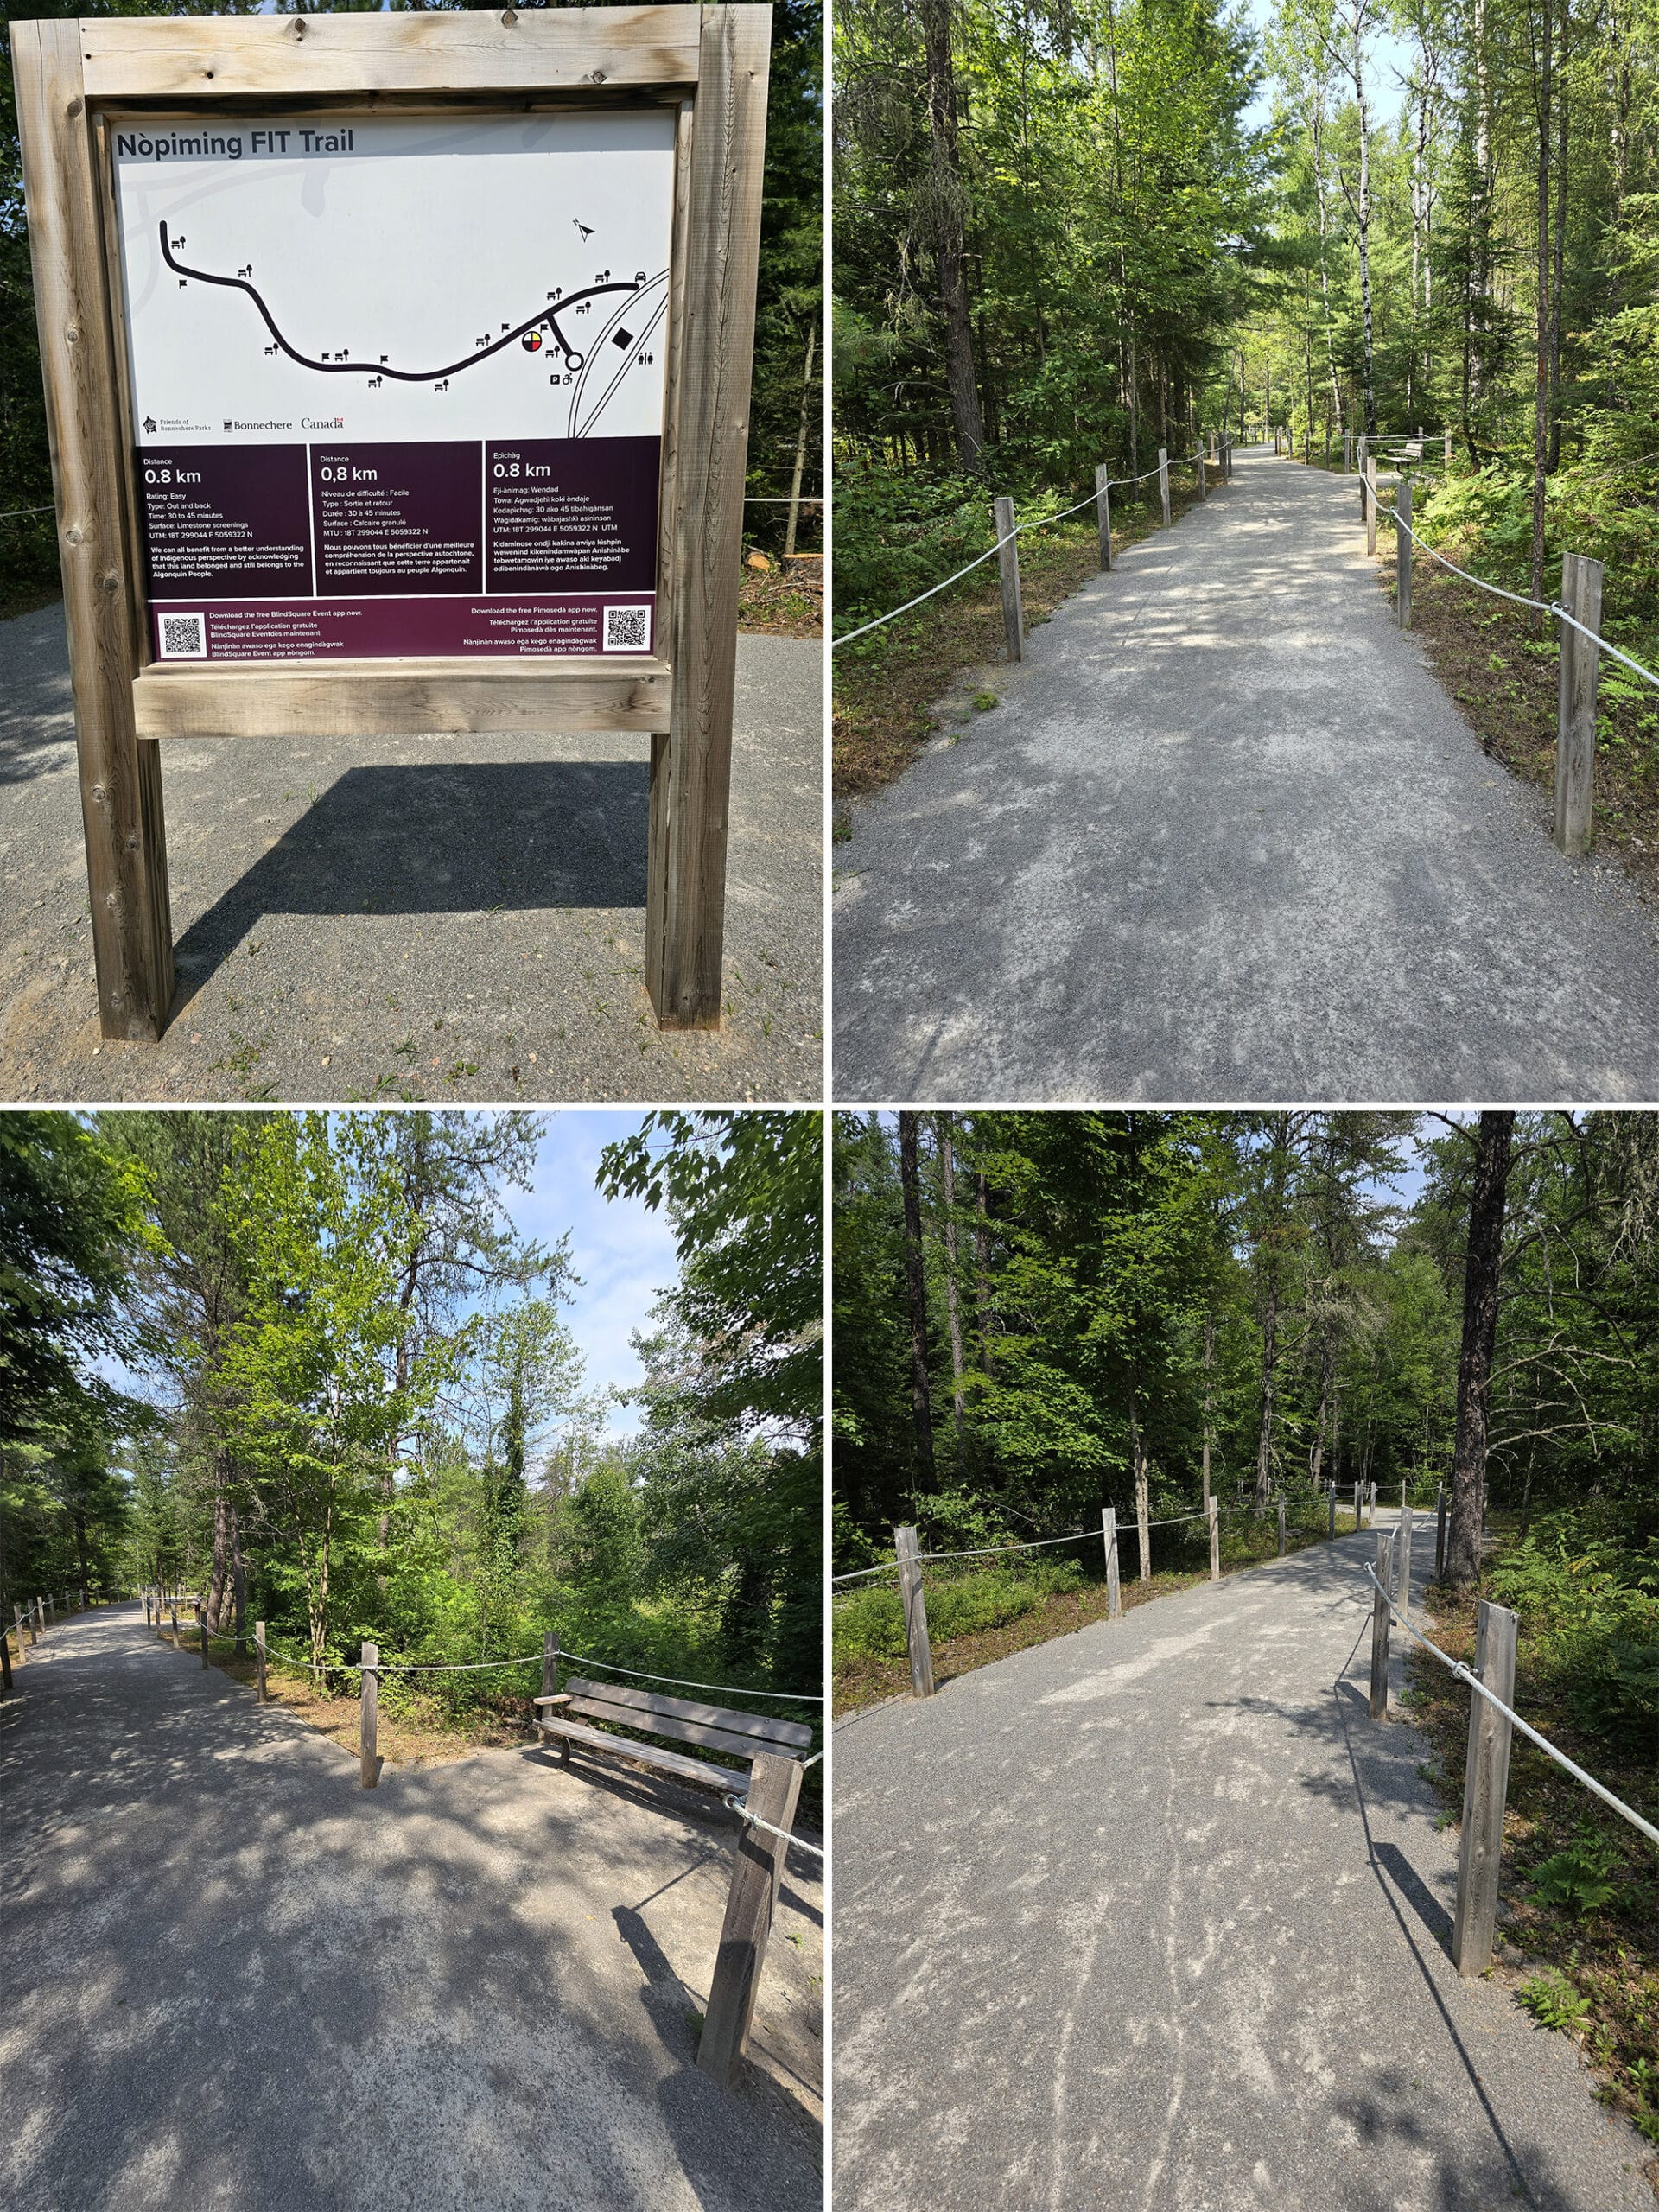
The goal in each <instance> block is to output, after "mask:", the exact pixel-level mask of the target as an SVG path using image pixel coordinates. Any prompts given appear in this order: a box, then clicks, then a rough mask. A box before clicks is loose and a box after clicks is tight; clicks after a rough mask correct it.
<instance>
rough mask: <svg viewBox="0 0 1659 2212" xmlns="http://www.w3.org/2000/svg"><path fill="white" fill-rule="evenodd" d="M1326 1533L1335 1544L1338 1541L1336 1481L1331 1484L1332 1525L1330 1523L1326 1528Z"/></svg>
mask: <svg viewBox="0 0 1659 2212" xmlns="http://www.w3.org/2000/svg"><path fill="white" fill-rule="evenodd" d="M1325 1535H1326V1536H1327V1537H1328V1539H1329V1540H1330V1541H1331V1542H1332V1543H1333V1544H1334V1543H1335V1542H1336V1541H1337V1486H1336V1484H1335V1483H1332V1485H1331V1514H1330V1525H1329V1527H1328V1528H1327V1529H1326V1530H1325Z"/></svg>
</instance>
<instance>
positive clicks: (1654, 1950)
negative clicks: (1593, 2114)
mask: <svg viewBox="0 0 1659 2212" xmlns="http://www.w3.org/2000/svg"><path fill="white" fill-rule="evenodd" d="M1515 1553H1516V1546H1515V1543H1514V1538H1513V1535H1512V1534H1511V1535H1510V1537H1509V1538H1508V1539H1507V1541H1505V1540H1503V1538H1500V1548H1499V1550H1498V1553H1497V1557H1496V1560H1495V1561H1494V1563H1493V1564H1492V1565H1491V1567H1489V1568H1488V1571H1487V1574H1486V1576H1485V1578H1484V1585H1483V1590H1482V1591H1471V1592H1454V1591H1452V1590H1450V1589H1448V1588H1446V1587H1443V1586H1440V1585H1435V1586H1433V1587H1432V1588H1431V1590H1430V1592H1429V1593H1428V1604H1429V1609H1430V1611H1431V1612H1432V1614H1433V1618H1434V1619H1435V1621H1436V1622H1437V1624H1438V1626H1437V1628H1436V1630H1435V1632H1434V1634H1435V1641H1436V1643H1439V1644H1440V1646H1441V1648H1442V1649H1444V1650H1446V1651H1448V1652H1450V1653H1451V1655H1452V1656H1453V1657H1454V1658H1457V1659H1465V1660H1472V1658H1473V1656H1474V1648H1475V1622H1476V1607H1477V1602H1478V1598H1479V1596H1480V1595H1482V1594H1486V1595H1491V1594H1492V1592H1491V1585H1492V1581H1493V1579H1494V1576H1496V1577H1497V1580H1498V1581H1499V1582H1500V1584H1502V1583H1503V1580H1504V1575H1503V1567H1504V1561H1505V1559H1506V1557H1507V1558H1510V1559H1511V1560H1512V1559H1513V1558H1514V1556H1515ZM1510 1595H1511V1599H1513V1598H1514V1595H1515V1592H1513V1591H1512V1590H1511V1592H1510ZM1520 1621H1521V1625H1520V1630H1519V1637H1518V1643H1517V1650H1516V1704H1517V1710H1518V1711H1520V1712H1521V1713H1523V1714H1524V1715H1525V1717H1526V1718H1527V1719H1528V1720H1529V1721H1530V1722H1531V1723H1532V1725H1533V1726H1534V1727H1535V1728H1538V1729H1540V1730H1541V1732H1543V1733H1544V1734H1545V1735H1547V1736H1548V1738H1550V1740H1551V1742H1552V1743H1554V1744H1555V1745H1557V1746H1558V1747H1559V1748H1560V1750H1561V1751H1565V1752H1566V1753H1567V1757H1568V1758H1572V1759H1575V1760H1577V1762H1578V1764H1580V1766H1582V1767H1584V1768H1585V1769H1586V1771H1588V1772H1589V1773H1591V1774H1593V1775H1594V1776H1595V1777H1596V1778H1597V1780H1598V1781H1599V1782H1602V1783H1605V1784H1606V1786H1607V1787H1608V1789H1611V1790H1612V1791H1614V1793H1615V1794H1616V1795H1617V1796H1620V1797H1623V1798H1624V1800H1625V1802H1627V1803H1629V1804H1630V1805H1633V1806H1634V1807H1635V1808H1636V1809H1637V1811H1638V1812H1639V1813H1641V1814H1642V1815H1643V1816H1644V1817H1645V1818H1646V1819H1649V1820H1655V1819H1656V1818H1659V1776H1656V1772H1655V1763H1654V1758H1653V1751H1652V1742H1651V1737H1650V1735H1649V1737H1648V1738H1646V1739H1645V1740H1644V1739H1643V1738H1641V1737H1640V1736H1638V1735H1637V1734H1636V1733H1634V1732H1630V1731H1625V1730H1618V1729H1615V1730H1611V1731H1610V1730H1608V1729H1607V1728H1605V1727H1596V1728H1590V1727H1586V1726H1584V1725H1583V1724H1582V1721H1581V1720H1580V1717H1579V1714H1578V1713H1577V1712H1575V1697H1574V1693H1573V1687H1572V1681H1573V1677H1572V1675H1570V1674H1568V1673H1567V1672H1566V1671H1565V1670H1563V1669H1560V1667H1559V1666H1558V1664H1556V1663H1555V1661H1556V1654H1555V1652H1554V1649H1552V1646H1553V1644H1554V1643H1555V1642H1556V1640H1557V1638H1558V1635H1559V1629H1558V1625H1557V1624H1554V1623H1552V1622H1551V1621H1549V1620H1548V1618H1545V1617H1542V1616H1541V1615H1540V1614H1539V1613H1538V1612H1537V1611H1533V1610H1532V1609H1530V1608H1529V1607H1526V1606H1524V1605H1523V1606H1522V1610H1521V1614H1520ZM1407 1666H1408V1675H1409V1678H1410V1681H1411V1685H1412V1689H1411V1718H1412V1719H1413V1721H1414V1724H1415V1725H1416V1726H1418V1727H1420V1728H1421V1730H1422V1732H1423V1733H1424V1735H1425V1736H1427V1738H1428V1741H1429V1743H1430V1744H1431V1745H1433V1751H1434V1758H1433V1762H1432V1763H1431V1764H1430V1765H1429V1766H1428V1768H1427V1770H1426V1771H1427V1774H1428V1775H1429V1777H1430V1778H1431V1779H1432V1780H1433V1783H1434V1785H1435V1788H1436V1790H1437V1792H1438V1794H1439V1796H1440V1799H1441V1802H1442V1804H1443V1807H1444V1808H1445V1809H1444V1813H1443V1815H1442V1824H1443V1825H1444V1826H1446V1827H1452V1826H1455V1825H1458V1824H1459V1822H1460V1821H1461V1817H1462V1809H1463V1775H1464V1754H1465V1748H1466V1745H1467V1739H1468V1727H1469V1698H1470V1693H1469V1692H1468V1691H1467V1690H1466V1689H1465V1688H1464V1687H1463V1686H1462V1685H1461V1684H1460V1683H1458V1682H1455V1681H1453V1680H1452V1677H1451V1675H1449V1674H1448V1673H1447V1672H1446V1669H1444V1668H1443V1667H1442V1666H1441V1665H1440V1662H1438V1660H1435V1659H1432V1658H1430V1657H1429V1656H1428V1655H1427V1653H1425V1652H1422V1651H1419V1650H1416V1649H1414V1650H1413V1651H1412V1652H1411V1654H1410V1656H1409V1657H1408V1662H1407ZM1580 1709H1581V1707H1580ZM1499 1897H1500V1900H1501V1903H1500V1907H1499V1910H1500V1936H1501V1937H1502V1939H1503V1943H1504V1946H1505V1948H1503V1950H1502V1951H1501V1952H1500V1954H1499V1957H1500V1960H1501V1961H1502V1962H1503V1965H1504V1966H1506V1967H1509V1968H1510V1969H1511V1970H1515V1969H1518V1968H1519V1967H1522V1965H1524V1967H1525V1968H1526V1969H1527V1973H1526V1978H1525V1979H1524V1980H1522V1981H1520V1982H1519V1983H1518V1984H1517V1985H1516V1998H1517V2000H1518V2001H1519V2002H1520V2003H1521V2004H1522V2005H1524V2006H1525V2007H1526V2009H1527V2011H1528V2012H1530V2013H1531V2014H1532V2016H1533V2018H1535V2020H1536V2021H1537V2022H1538V2023H1539V2024H1540V2025H1541V2026H1542V2027H1546V2028H1549V2029H1553V2030H1554V2031H1557V2032H1559V2033H1561V2034H1567V2035H1571V2036H1572V2037H1573V2039H1574V2040H1575V2042H1577V2043H1578V2044H1579V2045H1580V2048H1581V2050H1583V2052H1584V2054H1585V2056H1586V2057H1587V2058H1588V2059H1589V2060H1590V2061H1591V2062H1592V2064H1594V2065H1595V2066H1596V2067H1597V2068H1598V2069H1599V2070H1600V2072H1601V2075H1602V2081H1601V2084H1600V2086H1599V2089H1598V2092H1597V2094H1599V2096H1600V2097H1601V2099H1602V2100H1603V2101H1604V2102H1605V2103H1606V2104H1609V2105H1611V2106H1612V2107H1614V2108H1615V2109H1616V2110H1618V2111H1620V2112H1622V2113H1624V2114H1626V2116H1627V2117H1628V2118H1630V2120H1633V2121H1634V2122H1635V2124H1636V2126H1637V2128H1638V2129H1639V2130H1640V2131H1641V2133H1643V2135H1644V2136H1645V2137H1646V2138H1647V2139H1648V2140H1649V2142H1650V2143H1653V2144H1656V2145H1659V1865H1656V1859H1655V1853H1654V1850H1653V1847H1651V1846H1650V1845H1649V1844H1648V1843H1647V1842H1646V1841H1645V1840H1643V1838H1642V1837H1641V1836H1640V1835H1638V1834H1637V1832H1636V1830H1635V1829H1634V1828H1632V1827H1630V1826H1629V1825H1628V1823H1626V1822H1625V1821H1621V1820H1620V1819H1619V1818H1618V1815H1616V1814H1614V1813H1611V1812H1609V1811H1607V1810H1606V1809H1605V1808H1604V1807H1603V1806H1602V1805H1601V1804H1600V1803H1599V1801H1598V1800H1597V1799H1595V1798H1593V1797H1592V1796H1590V1794H1589V1792H1588V1791H1587V1790H1586V1789H1581V1788H1580V1785H1579V1784H1578V1783H1576V1782H1574V1781H1573V1778H1572V1777H1571V1776H1569V1775H1567V1774H1565V1773H1563V1772H1562V1770H1560V1767H1558V1766H1556V1765H1555V1764H1554V1761H1552V1760H1550V1759H1547V1758H1545V1757H1544V1755H1543V1753H1542V1752H1541V1751H1538V1750H1536V1749H1535V1747H1534V1746H1533V1745H1530V1744H1529V1743H1528V1742H1527V1741H1526V1739H1525V1738H1523V1737H1520V1736H1517V1737H1516V1738H1515V1739H1514V1742H1513V1745H1512V1748H1511V1751H1510V1787H1509V1799H1508V1806H1507V1809H1506V1812H1505V1815H1504V1821H1503V1865H1502V1870H1501V1874H1500V1883H1499Z"/></svg>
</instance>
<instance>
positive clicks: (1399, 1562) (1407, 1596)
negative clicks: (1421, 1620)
mask: <svg viewBox="0 0 1659 2212" xmlns="http://www.w3.org/2000/svg"><path fill="white" fill-rule="evenodd" d="M1413 1522H1414V1516H1413V1514H1412V1510H1411V1508H1410V1506H1408V1505H1402V1507H1401V1508H1400V1541H1399V1542H1398V1543H1397V1544H1396V1545H1395V1557H1394V1602H1395V1605H1398V1606H1399V1608H1400V1610H1401V1611H1402V1613H1404V1614H1405V1615H1406V1616H1407V1618H1410V1614H1411V1533H1412V1528H1413Z"/></svg>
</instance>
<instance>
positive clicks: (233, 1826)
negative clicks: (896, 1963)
mask: <svg viewBox="0 0 1659 2212" xmlns="http://www.w3.org/2000/svg"><path fill="white" fill-rule="evenodd" d="M16 1688H17V1694H16V1696H15V1697H14V1698H11V1699H7V1700H0V1803H3V1807H4V1817H5V1830H6V1834H5V1847H4V1850H3V1852H0V1974H3V1977H4V1981H5V1986H6V1988H7V1990H8V1991H9V1993H10V1998H11V2001H10V2003H9V2004H8V2005H7V2006H6V2007H5V2010H4V2012H3V2015H0V2111H3V2113H4V2114H5V2119H6V2125H5V2126H4V2127H3V2129H0V2192H3V2194H4V2195H5V2196H6V2198H7V2200H8V2201H9V2202H17V2203H19V2204H31V2205H37V2206H40V2207H41V2208H43V2212H53V2208H66V2207H69V2206H75V2207H86V2208H92V2207H102V2206H109V2207H112V2208H113V2207H116V2206H120V2207H123V2208H130V2212H150V2208H156V2212H159V2208H162V2207H163V2206H173V2205H177V2204H189V2205H191V2206H193V2207H200V2208H211V2212H232V2208H234V2212H406V2208H407V2207H409V2206H410V2205H412V2204H419V2205H421V2206H423V2207H437V2208H444V2212H448V2208H454V2212H461V2208H462V2207H466V2208H467V2212H543V2208H545V2207H546V2206H548V2205H550V2204H556V2205H559V2206H561V2207H568V2208H570V2212H636V2208H637V2212H816V2208H817V2207H819V2206H820V2205H821V2202H822V2191H823V2184H822V2180H821V2177H820V2174H819V2172H818V2170H817V2141H818V2137H817V2079H816V2072H817V2063H818V2058H817V2054H818V2049H819V2044H818V2034H817V1978H818V1977H819V1976H821V1974H822V1970H823V1907H822V1893H821V1891H820V1889H819V1886H818V1885H817V1882H816V1880H814V1879H809V1878H803V1877H801V1876H799V1875H798V1873H797V1872H796V1871H795V1869H794V1868H793V1867H791V1872H790V1874H789V1876H788V1877H787V1878H786V1879H785V1885H784V1890H783V1894H782V1898H781V1901H780V1910H779V1920H778V1923H777V1926H776V1928H775V1929H774V1933H773V1937H772V1946H771V1948H770V1951H769V1953H768V1956H767V1964H766V1976H765V1979H764V1980H763V1983H762V1986H761V1993H760V2003H759V2007H758V2011H757V2016H756V2026H755V2031H754V2034H753V2041H752V2046H751V2047H752V2050H753V2054H754V2056H755V2059H756V2063H755V2065H754V2066H753V2067H752V2068H751V2069H748V2071H747V2075H746V2076H745V2078H744V2080H743V2081H742V2082H741V2085H740V2087H739V2088H737V2089H736V2090H735V2091H731V2092H728V2091H725V2090H721V2089H720V2088H717V2087H715V2084H714V2083H712V2082H710V2081H709V2079H708V2077H707V2076H706V2075H701V2074H699V2073H698V2072H697V2070H696V2066H695V2063H694V2057H695V2048H696V2022H695V2019H694V2012H699V2011H701V2009H702V2006H703V2005H704V2004H705V2003H706V2002H707V1995H708V1984H709V1974H710V1972H711V1970H712V1967H713V1963H714V1957H715V1947H716V1944H717V1942H718V1938H719V1931H720V1924H721V1915H722V1913H723V1911H724V1908H725V1897H726V1890H727V1884H728V1871H729V1856H728V1854H729V1851H730V1841H731V1831H730V1827H729V1821H728V1815H725V1814H724V1813H723V1812H721V1811H720V1810H719V1808H715V1809H714V1810H712V1811H711V1810H710V1809H709V1801H708V1800H707V1799H703V1798H698V1797H696V1796H694V1795H693V1794H692V1793H689V1792H685V1791H680V1790H677V1789H673V1788H672V1787H670V1788H667V1789H658V1787H657V1786H656V1785H654V1784H652V1783H647V1782H645V1780H644V1779H643V1778H640V1777H629V1776H628V1775H627V1774H626V1772H625V1771H624V1770H620V1769H619V1770H616V1772H615V1774H614V1775H613V1776H611V1777H607V1776H604V1775H602V1774H601V1773H600V1771H599V1770H597V1769H596V1768H590V1769H589V1770H588V1771H587V1772H586V1773H578V1772H573V1773H570V1774H566V1773H564V1772H563V1771H562V1770H561V1769H560V1768H559V1766H558V1764H557V1762H556V1760H555V1761H551V1762H550V1761H548V1760H547V1759H545V1758H543V1756H542V1755H541V1754H540V1753H539V1752H537V1751H486V1752H484V1753H481V1754H479V1755H476V1756H474V1757H470V1758H463V1759H459V1760H456V1761H454V1762H452V1763H449V1764H442V1765H433V1766H423V1767H420V1768H404V1769H398V1768H392V1767H388V1768H387V1769H386V1770H385V1771H384V1772H383V1774H382V1777H381V1780H380V1784H379V1787H378V1789H375V1790H373V1791H365V1790H363V1789H359V1784H358V1772H357V1761H356V1759H355V1758H352V1757H349V1756H347V1755H346V1754H345V1753H343V1752H342V1751H340V1749H339V1748H338V1747H337V1746H335V1745H332V1744H330V1743H328V1742H327V1741H326V1740H325V1739H324V1738H321V1736H318V1735H316V1734H315V1733H314V1732H311V1731H310V1730H308V1729H307V1728H306V1727H304V1726H303V1725H302V1723H300V1722H298V1721H297V1720H296V1719H295V1718H294V1717H293V1716H292V1715H291V1714H289V1713H285V1712H283V1709H282V1708H281V1707H263V1708H262V1707H259V1706H258V1705H257V1704H256V1703H255V1702H254V1700H253V1698H252V1696H251V1694H250V1693H249V1692H248V1691H246V1690H245V1689H243V1688H239V1687H238V1686H237V1685H235V1684H233V1683H231V1682H229V1681H227V1680H226V1677H225V1676H224V1675H221V1674H219V1672H218V1671H217V1670H216V1669H207V1670H204V1669H201V1668H200V1664H199V1663H198V1662H197V1660H196V1658H195V1657H194V1655H192V1654H191V1653H189V1652H188V1651H186V1652H183V1653H176V1654H175V1653H174V1652H173V1651H171V1650H169V1649H166V1648H164V1647H163V1646H162V1645H161V1644H159V1643H156V1641H155V1640H154V1639H153V1638H152V1637H149V1636H148V1635H147V1634H146V1632H145V1630H144V1629H143V1619H142V1615H141V1613H140V1611H139V1610H138V1608H137V1607H136V1606H123V1607H119V1608H112V1609H111V1610H108V1611H99V1612H96V1613H94V1614H92V1615H91V1616H87V1617H82V1618H77V1619H75V1620H73V1621H72V1622H70V1623H68V1624H65V1625H62V1626H60V1627H58V1628H57V1629H54V1630H51V1631H49V1633H48V1636H47V1637H46V1638H45V1639H44V1640H43V1641H42V1643H41V1644H40V1645H39V1646H38V1647H37V1648H36V1649H35V1651H33V1652H31V1654H30V1655H29V1662H28V1663H27V1664H26V1665H25V1666H23V1667H22V1668H20V1669H18V1670H17V1675H16ZM797 1856H799V1854H797Z"/></svg>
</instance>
